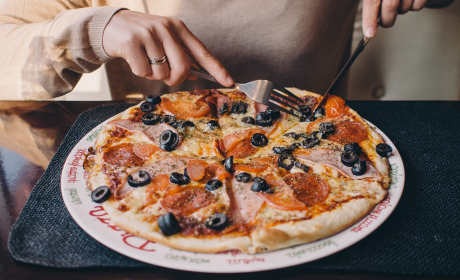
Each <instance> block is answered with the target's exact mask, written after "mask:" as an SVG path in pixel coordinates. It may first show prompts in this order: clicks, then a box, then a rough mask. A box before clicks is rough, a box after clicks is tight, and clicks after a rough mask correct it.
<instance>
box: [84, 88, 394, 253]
mask: <svg viewBox="0 0 460 280" xmlns="http://www.w3.org/2000/svg"><path fill="white" fill-rule="evenodd" d="M292 91H293V92H294V94H296V95H297V96H298V97H300V98H301V100H302V101H303V104H302V105H300V106H299V111H300V112H301V113H302V114H301V115H299V116H292V115H289V114H285V113H284V112H280V111H278V110H275V109H272V108H268V107H267V106H264V105H262V104H258V103H255V102H253V101H252V100H251V99H249V98H248V97H247V96H246V95H245V94H244V93H242V92H239V91H234V90H195V91H193V92H177V93H172V94H166V95H163V96H161V97H158V96H149V97H148V98H147V99H146V101H145V102H142V103H141V104H139V105H136V106H133V107H131V108H129V109H127V110H126V111H124V112H122V113H120V114H119V115H117V116H115V117H113V118H112V119H111V120H110V121H109V122H108V124H107V125H106V126H105V127H104V129H103V130H102V131H101V132H100V133H99V135H98V137H97V139H96V142H95V145H94V147H92V148H90V149H89V151H88V153H87V155H86V158H85V163H84V166H85V169H86V170H87V171H88V174H89V175H88V178H87V186H88V188H89V189H90V190H91V191H92V197H93V200H94V201H95V202H97V203H102V206H103V207H104V209H105V210H106V211H107V213H108V214H109V216H110V218H111V220H112V221H113V222H114V223H115V224H116V225H117V226H118V227H120V228H121V229H123V230H125V231H127V232H129V233H131V234H134V235H137V236H140V237H143V238H146V239H148V240H151V241H155V242H158V243H161V244H164V245H167V246H170V247H173V248H176V249H181V250H187V251H193V252H203V253H216V252H220V251H226V250H240V251H242V252H244V253H250V254H254V253H259V252H267V251H273V250H278V249H281V248H286V247H290V246H294V245H298V244H303V243H308V242H312V241H315V240H318V239H321V238H325V237H327V236H330V235H333V234H335V233H337V232H339V231H341V230H343V229H345V228H347V227H349V226H350V225H352V224H354V223H355V222H357V221H359V220H360V219H362V218H363V217H364V216H366V215H367V214H368V213H369V212H370V211H371V210H372V209H373V208H374V207H375V205H376V204H378V203H379V202H380V201H382V200H383V199H384V198H385V196H386V195H387V189H388V187H389V184H390V177H389V164H388V160H387V157H388V156H390V155H391V153H392V147H391V146H389V145H388V144H386V143H384V141H383V139H382V137H381V136H380V135H379V134H378V133H377V132H376V131H375V129H374V128H372V127H371V126H370V125H369V124H368V123H367V122H366V121H364V120H363V119H362V118H361V117H360V116H359V115H358V114H357V113H356V112H355V111H353V110H352V109H350V108H349V107H347V106H346V105H345V102H344V101H343V100H342V99H341V98H340V97H337V96H330V97H329V98H328V100H327V102H326V104H325V108H324V109H320V110H318V111H317V112H318V113H316V114H315V115H312V112H313V109H314V108H315V106H316V105H317V104H318V103H319V101H320V100H321V98H322V97H321V96H320V95H317V94H314V93H311V92H308V91H302V90H298V89H292ZM283 101H285V102H291V101H290V99H289V98H288V97H286V99H285V100H283Z"/></svg>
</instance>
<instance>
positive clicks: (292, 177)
mask: <svg viewBox="0 0 460 280" xmlns="http://www.w3.org/2000/svg"><path fill="white" fill-rule="evenodd" d="M283 179H284V182H285V183H286V184H287V185H288V186H289V187H290V188H291V189H292V190H293V191H294V192H293V193H294V196H295V197H296V198H297V200H298V201H301V202H303V203H304V204H305V205H306V206H313V205H315V204H318V203H320V202H322V201H323V200H325V199H326V197H327V196H328V194H329V185H328V184H327V183H326V182H325V181H324V180H323V179H321V178H319V177H317V176H315V175H312V174H309V173H293V174H289V175H287V176H285V177H284V178H283Z"/></svg>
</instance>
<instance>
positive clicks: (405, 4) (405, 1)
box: [398, 0, 414, 14]
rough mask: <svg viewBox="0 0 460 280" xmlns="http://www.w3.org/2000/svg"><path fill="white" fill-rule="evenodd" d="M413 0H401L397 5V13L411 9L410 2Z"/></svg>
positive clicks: (403, 12)
mask: <svg viewBox="0 0 460 280" xmlns="http://www.w3.org/2000/svg"><path fill="white" fill-rule="evenodd" d="M413 3H414V0H402V1H401V4H400V5H399V11H398V13H399V14H405V13H407V12H409V11H410V10H411V9H412V4H413Z"/></svg>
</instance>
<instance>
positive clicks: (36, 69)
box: [0, 0, 358, 100]
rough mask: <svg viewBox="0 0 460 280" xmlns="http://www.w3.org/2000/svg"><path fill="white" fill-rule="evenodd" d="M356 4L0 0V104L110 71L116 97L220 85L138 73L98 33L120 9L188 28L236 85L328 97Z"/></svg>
mask: <svg viewBox="0 0 460 280" xmlns="http://www.w3.org/2000/svg"><path fill="white" fill-rule="evenodd" d="M357 3H358V1H357V0H347V1H337V0H308V1H305V0H231V1H229V0H143V1H142V0H130V1H127V0H125V1H124V0H105V1H104V0H86V1H85V0H0V100H6V99H9V100H11V99H46V98H52V97H57V96H60V95H63V94H65V93H67V92H70V91H71V90H72V89H73V88H74V86H75V85H76V84H77V82H78V80H79V79H80V78H81V75H82V74H83V73H88V72H91V71H94V70H96V69H97V68H98V67H100V66H101V65H102V64H103V63H107V62H109V61H110V62H109V63H108V64H107V72H108V79H109V85H110V88H111V92H112V95H113V96H114V98H123V97H124V96H125V95H127V94H131V93H142V94H144V95H147V94H158V95H159V94H162V93H168V92H173V91H175V90H179V89H195V88H207V87H219V85H217V84H212V83H210V82H206V81H203V80H198V81H186V82H185V83H183V84H181V85H180V86H177V87H172V88H171V87H167V86H166V85H165V84H164V83H163V82H158V81H150V80H147V79H144V78H139V77H136V76H135V75H133V74H132V73H131V71H130V68H129V65H128V64H127V63H126V62H125V61H124V60H122V59H113V60H112V59H111V58H110V57H108V56H107V54H106V53H105V52H104V49H103V47H102V34H103V31H104V28H105V26H106V25H107V23H108V22H109V21H110V19H111V17H112V16H113V14H114V13H116V12H117V11H118V10H119V9H120V8H128V9H131V10H134V11H140V12H146V13H152V14H158V15H163V16H170V17H174V18H179V19H181V20H183V21H184V22H185V23H186V24H187V26H188V27H189V29H190V30H191V31H192V32H193V33H194V34H195V35H197V37H198V38H200V40H202V41H203V42H204V43H205V45H207V46H208V48H209V49H210V50H211V52H212V53H213V54H214V55H215V56H216V57H217V58H218V59H219V60H220V61H221V62H222V63H223V64H224V66H225V67H226V68H227V69H228V70H229V72H230V74H231V75H232V76H233V78H234V79H235V81H237V82H245V81H250V80H253V79H258V78H264V79H269V80H273V81H275V82H278V83H280V84H282V85H284V86H296V87H300V88H304V89H309V90H313V91H319V92H322V91H324V90H326V88H327V86H328V85H329V84H330V83H331V81H332V80H333V78H334V76H335V75H336V74H337V71H338V69H339V67H340V65H341V63H342V61H343V58H344V57H346V56H347V54H348V52H349V43H350V38H351V32H352V27H353V20H354V15H355V10H356V6H357Z"/></svg>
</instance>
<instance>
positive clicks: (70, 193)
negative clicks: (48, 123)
mask: <svg viewBox="0 0 460 280" xmlns="http://www.w3.org/2000/svg"><path fill="white" fill-rule="evenodd" d="M109 121H110V119H108V120H106V121H105V122H103V123H101V124H100V125H98V126H96V127H95V128H94V129H93V130H91V131H90V132H89V133H88V134H86V135H85V136H84V137H83V138H82V139H80V141H79V142H78V143H77V144H76V145H75V147H74V148H73V149H72V151H71V152H70V154H69V156H68V157H67V159H66V161H65V163H64V166H63V169H62V174H61V193H62V197H63V200H64V203H65V205H66V207H67V210H68V211H69V213H70V215H71V216H72V218H73V219H74V220H75V222H76V223H77V224H78V225H79V226H80V227H81V228H82V229H83V230H84V231H85V232H87V233H88V234H89V235H90V236H92V237H93V238H94V239H96V240H97V241H98V242H100V243H102V244H103V245H105V246H107V247H109V248H111V249H112V250H114V251H117V252H119V253H120V254H123V255H125V256H128V257H130V258H133V259H136V260H139V261H142V262H145V263H149V264H153V265H158V266H162V267H167V268H172V269H178V270H186V271H195V272H208V273H243V272H256V271H264V270H272V269H278V268H284V267H289V266H294V265H298V264H302V263H306V262H311V261H314V260H317V259H320V258H323V257H326V256H329V255H332V254H334V253H337V252H339V251H341V250H343V249H345V248H347V247H349V246H351V245H353V244H355V243H356V242H358V241H360V240H362V239H363V238H365V237H366V236H368V235H369V234H370V233H372V232H373V231H374V230H376V229H377V228H378V227H379V226H380V225H381V224H382V223H383V222H384V221H385V220H386V219H387V218H388V217H389V216H390V214H391V213H392V212H393V210H394V209H395V207H396V206H397V204H398V202H399V200H400V198H401V195H402V192H403V188H404V180H405V173H404V165H403V161H402V159H401V156H400V154H399V151H398V150H397V149H396V147H395V145H394V144H393V143H392V142H391V140H390V139H389V138H388V137H387V136H386V135H385V134H384V133H383V132H382V131H380V130H379V129H378V128H376V127H375V126H374V125H372V124H370V123H369V124H370V125H371V126H372V127H374V128H375V130H376V131H377V132H378V133H380V135H381V136H382V137H383V138H384V140H385V141H386V143H388V144H389V145H391V146H392V147H393V155H392V156H391V157H390V158H389V163H390V166H391V179H392V182H391V185H390V188H389V190H388V196H387V197H386V198H385V199H384V200H383V201H382V202H381V203H379V204H378V205H377V206H376V207H375V208H374V209H373V211H371V212H370V213H369V214H368V215H367V216H366V217H364V218H363V219H362V220H361V221H359V222H357V223H356V224H354V225H352V226H350V227H349V228H347V229H345V230H343V231H341V232H339V233H337V234H335V235H332V236H330V237H327V238H325V239H321V240H318V241H315V242H311V243H308V244H303V245H299V246H294V247H291V248H286V249H282V250H278V251H274V252H268V253H260V254H256V255H246V254H243V253H241V252H240V251H226V252H220V253H217V254H203V253H192V252H186V251H181V250H176V249H172V248H169V247H167V246H164V245H161V244H158V243H155V242H151V241H148V240H146V239H143V238H140V237H137V236H134V235H132V234H130V233H127V232H125V231H123V230H121V229H120V228H118V227H117V226H115V225H114V224H113V223H112V222H111V221H110V219H109V216H108V214H107V213H106V212H105V210H104V209H103V208H102V206H100V205H99V204H97V203H94V202H93V201H92V200H91V191H90V190H88V189H87V187H86V177H87V175H88V174H87V173H86V172H85V170H84V169H83V167H82V164H83V159H84V153H85V151H87V150H88V148H89V147H92V146H94V143H95V140H96V137H97V135H98V134H99V132H100V131H101V130H102V129H103V128H104V126H105V125H106V124H107V123H108V122H109Z"/></svg>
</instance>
